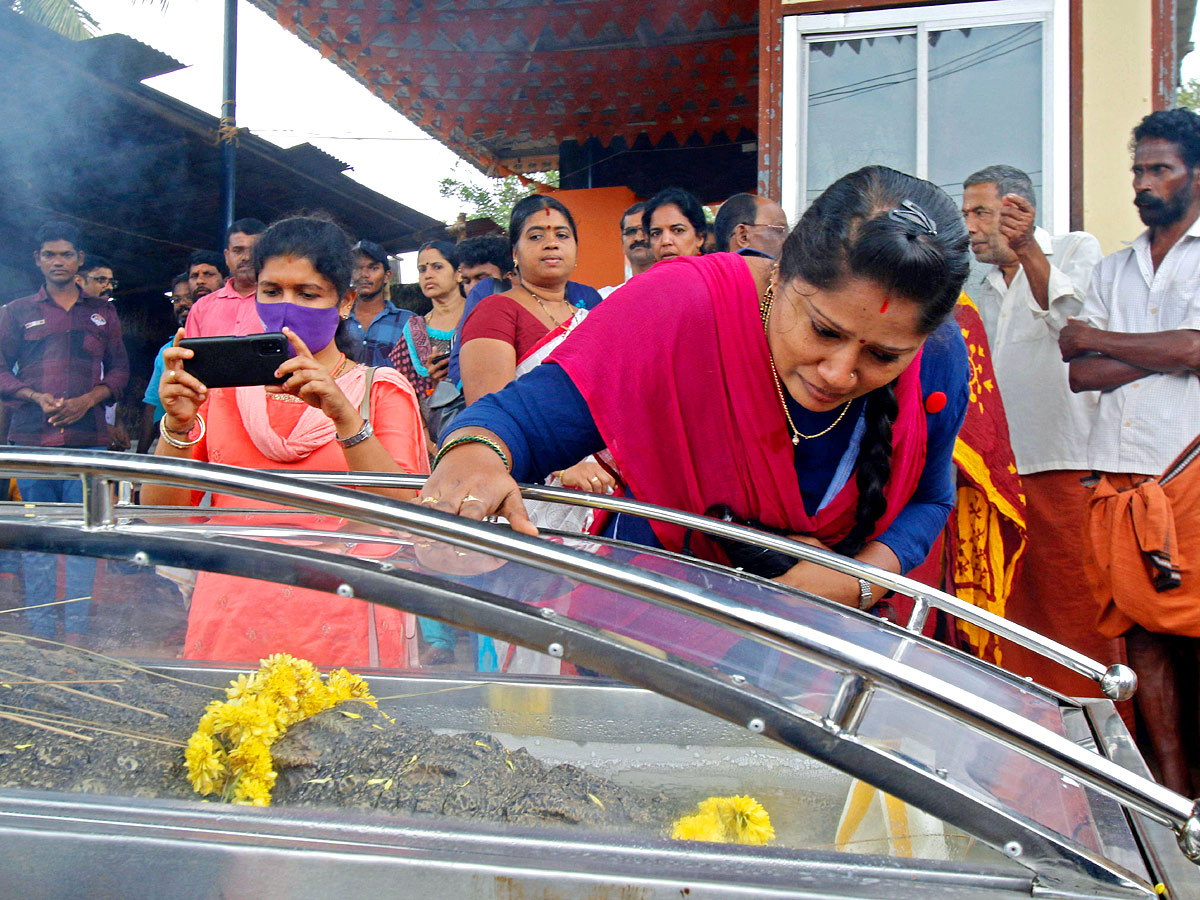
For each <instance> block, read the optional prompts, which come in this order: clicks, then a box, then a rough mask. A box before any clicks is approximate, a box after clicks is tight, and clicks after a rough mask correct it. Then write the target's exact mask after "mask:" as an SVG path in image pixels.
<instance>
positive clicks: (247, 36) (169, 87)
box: [80, 0, 489, 221]
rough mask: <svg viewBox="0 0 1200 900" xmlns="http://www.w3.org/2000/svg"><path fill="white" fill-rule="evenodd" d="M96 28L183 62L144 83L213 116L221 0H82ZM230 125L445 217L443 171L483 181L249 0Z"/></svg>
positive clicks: (450, 204) (241, 18)
mask: <svg viewBox="0 0 1200 900" xmlns="http://www.w3.org/2000/svg"><path fill="white" fill-rule="evenodd" d="M80 5H81V6H83V7H84V8H85V9H86V10H87V11H88V12H89V13H91V14H92V16H93V17H94V18H95V19H96V20H97V21H98V22H99V23H100V26H101V33H103V34H110V33H119V34H127V35H129V36H130V37H133V38H136V39H137V40H139V41H142V42H143V43H145V44H149V45H150V46H152V47H154V48H156V49H158V50H161V51H162V52H164V53H166V54H168V55H169V56H171V57H173V58H175V59H177V60H179V61H180V62H181V63H184V64H185V65H186V66H187V68H186V69H183V70H181V71H179V72H172V73H169V74H167V75H160V76H159V77H158V78H151V79H149V80H147V81H146V82H145V84H147V85H149V86H150V87H153V88H155V89H156V90H159V91H162V92H163V93H165V94H169V95H170V96H172V97H175V98H177V99H179V100H182V101H183V102H185V103H188V104H190V105H192V106H194V107H196V108H197V109H200V110H203V111H204V112H207V113H210V114H212V115H214V116H216V115H219V114H220V108H221V52H222V41H223V33H224V4H223V3H221V2H219V0H169V3H168V8H167V9H166V10H164V9H163V8H162V7H161V5H160V3H159V2H158V0H80ZM237 124H238V126H239V127H242V128H248V129H249V130H250V131H252V132H254V133H255V134H256V135H258V136H259V137H262V138H265V139H267V140H270V141H273V142H275V143H277V144H279V145H280V146H283V147H290V146H293V145H295V144H302V143H306V142H307V143H311V144H314V145H316V146H318V147H320V148H321V149H322V150H324V151H325V152H327V153H329V154H331V155H332V156H335V157H337V158H338V159H340V160H342V161H343V162H345V163H348V164H349V165H350V166H352V167H353V168H352V171H349V172H347V175H349V176H350V177H351V178H354V179H356V180H358V181H360V182H362V183H363V184H365V185H367V186H368V187H370V188H372V189H374V190H376V191H378V192H379V193H381V194H383V195H385V196H387V197H391V198H392V199H393V200H396V201H397V202H400V203H403V204H405V205H406V206H410V207H412V208H413V209H416V210H418V211H419V212H423V213H425V214H426V215H429V216H432V217H434V218H435V219H441V220H443V221H453V220H454V219H456V218H457V217H458V213H459V212H460V207H459V205H458V203H457V202H456V201H452V200H447V199H445V198H443V197H441V196H440V195H439V194H438V189H437V188H438V182H439V181H440V180H441V179H442V178H444V177H447V176H453V177H456V178H459V179H460V180H464V181H474V182H478V183H480V184H483V183H487V182H488V181H489V179H487V178H486V177H485V176H484V175H482V174H481V173H480V172H479V170H477V169H475V168H474V167H473V166H471V165H469V164H468V163H466V162H462V161H461V160H459V159H458V157H457V156H455V155H454V153H452V152H451V151H450V150H449V149H447V148H446V147H445V146H444V145H443V144H441V143H439V142H438V141H437V140H435V139H433V138H430V137H428V136H427V135H425V134H424V133H423V132H422V131H421V130H420V129H418V128H417V127H416V126H415V125H413V124H412V123H410V122H409V121H408V120H407V119H405V118H404V116H403V115H401V114H400V113H399V112H397V111H396V110H395V109H393V108H392V107H390V106H388V105H387V104H386V103H384V102H383V101H382V100H380V99H379V98H378V97H375V96H373V95H372V94H371V93H370V92H369V91H368V90H367V89H366V88H365V87H363V86H362V85H361V84H359V83H358V82H357V81H355V80H354V79H353V78H351V77H350V76H349V75H347V74H345V73H344V72H342V71H341V69H339V68H337V66H336V65H334V64H333V63H332V62H330V61H328V60H325V59H323V58H322V57H321V54H320V53H318V52H317V51H316V50H314V49H312V48H310V47H308V46H307V45H306V44H304V43H302V42H301V41H300V39H299V38H297V37H295V36H294V35H293V34H291V32H289V31H286V30H285V29H283V28H282V27H280V26H279V24H278V23H277V22H276V21H275V20H274V19H272V18H270V17H269V16H267V15H266V14H264V13H262V12H260V11H259V10H258V9H256V8H254V7H252V6H251V5H250V4H249V3H248V2H246V0H238V70H237Z"/></svg>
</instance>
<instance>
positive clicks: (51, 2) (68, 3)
mask: <svg viewBox="0 0 1200 900" xmlns="http://www.w3.org/2000/svg"><path fill="white" fill-rule="evenodd" d="M11 6H12V8H13V9H14V10H16V11H17V12H19V13H21V14H22V15H24V16H27V17H28V18H29V19H31V20H32V21H34V22H37V23H38V24H39V25H44V26H46V27H47V28H49V29H50V30H51V31H57V32H58V33H59V34H61V35H63V36H64V37H68V38H70V39H71V40H73V41H82V40H85V39H87V38H90V37H92V36H93V35H94V34H95V33H96V32H97V31H98V30H99V29H100V23H99V22H97V21H96V20H95V19H94V18H92V15H91V13H89V12H88V11H87V10H86V9H84V8H83V7H82V6H80V5H79V3H78V2H77V0H11Z"/></svg>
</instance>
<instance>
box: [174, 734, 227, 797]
mask: <svg viewBox="0 0 1200 900" xmlns="http://www.w3.org/2000/svg"><path fill="white" fill-rule="evenodd" d="M183 755H184V759H185V760H186V761H187V770H188V780H189V781H190V782H191V783H192V789H193V790H194V791H195V792H196V793H197V794H200V795H201V796H204V795H206V794H215V793H216V792H217V791H219V790H221V788H222V787H223V786H224V782H225V762H224V758H225V752H224V751H223V750H222V749H221V747H220V745H219V744H217V742H216V741H215V740H213V739H212V737H210V736H209V735H207V734H204V733H202V732H199V731H197V732H196V733H195V734H193V735H192V736H191V738H190V739H189V740H188V745H187V750H186V751H184V754H183Z"/></svg>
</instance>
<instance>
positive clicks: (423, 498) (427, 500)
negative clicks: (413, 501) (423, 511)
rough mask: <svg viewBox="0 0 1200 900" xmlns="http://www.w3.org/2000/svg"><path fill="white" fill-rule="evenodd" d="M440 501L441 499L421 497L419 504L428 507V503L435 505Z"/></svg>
mask: <svg viewBox="0 0 1200 900" xmlns="http://www.w3.org/2000/svg"><path fill="white" fill-rule="evenodd" d="M441 499H442V498H441V497H422V498H421V502H422V503H424V504H426V505H428V504H430V503H437V502H438V501H440V500H441Z"/></svg>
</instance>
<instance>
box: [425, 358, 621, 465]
mask: <svg viewBox="0 0 1200 900" xmlns="http://www.w3.org/2000/svg"><path fill="white" fill-rule="evenodd" d="M464 427H475V428H486V429H488V430H489V431H492V432H494V433H495V434H497V435H498V436H499V437H500V439H501V440H502V441H504V443H505V444H507V445H508V449H509V450H510V451H511V452H512V474H513V477H514V478H515V479H516V480H517V481H520V482H525V483H530V482H537V481H542V480H543V479H545V477H546V476H547V475H549V474H550V473H551V472H556V471H560V470H562V469H565V468H567V467H568V466H572V465H574V464H575V463H577V462H579V461H580V460H581V459H583V458H584V457H586V456H589V455H590V454H592V453H597V452H599V451H600V450H603V449H604V439H603V438H602V437H600V430H599V429H598V428H597V427H596V421H595V419H593V418H592V414H591V412H590V411H589V410H588V406H587V403H585V402H584V399H583V395H582V394H580V393H579V389H578V388H576V387H575V384H574V382H572V381H571V379H570V377H569V376H568V375H567V373H566V372H564V371H563V370H562V368H561V367H559V366H558V365H555V364H554V363H543V364H542V365H540V366H538V367H537V368H536V369H534V370H533V371H531V372H529V373H528V374H527V375H523V376H522V377H520V378H518V379H517V380H516V381H513V382H511V383H509V384H508V385H507V386H506V387H505V388H504V389H503V390H501V391H497V392H496V393H494V394H488V395H487V396H486V397H482V398H480V399H479V400H477V401H476V402H475V403H472V404H471V405H470V406H468V407H467V408H466V409H465V410H463V412H461V413H459V415H458V417H457V418H456V419H455V420H454V429H455V430H454V431H451V432H450V433H449V434H448V435H446V436H445V437H444V438H443V439H442V443H445V442H446V441H447V440H450V439H452V438H453V437H454V434H455V433H456V432H457V430H458V429H460V428H464Z"/></svg>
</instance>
